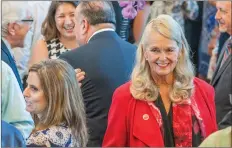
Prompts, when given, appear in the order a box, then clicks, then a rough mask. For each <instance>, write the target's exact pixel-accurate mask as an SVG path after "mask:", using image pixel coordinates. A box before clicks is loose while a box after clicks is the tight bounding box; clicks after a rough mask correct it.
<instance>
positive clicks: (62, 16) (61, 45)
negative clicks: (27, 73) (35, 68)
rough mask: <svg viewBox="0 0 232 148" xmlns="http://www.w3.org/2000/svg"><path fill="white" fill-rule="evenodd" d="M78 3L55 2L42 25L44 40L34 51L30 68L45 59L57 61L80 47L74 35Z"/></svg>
mask: <svg viewBox="0 0 232 148" xmlns="http://www.w3.org/2000/svg"><path fill="white" fill-rule="evenodd" d="M76 5H77V3H76V2H73V1H53V2H52V3H51V5H50V7H49V10H48V14H47V17H46V18H45V20H44V22H43V24H42V35H43V38H42V39H40V40H38V41H37V43H36V45H35V47H34V48H33V50H32V56H31V59H30V61H29V67H30V66H31V65H33V64H35V63H38V62H40V61H42V60H44V59H48V58H49V59H57V58H58V57H59V56H60V54H62V53H64V52H66V51H68V50H71V49H75V48H77V47H78V44H77V42H76V38H75V33H74V27H75V22H74V12H75V8H76Z"/></svg>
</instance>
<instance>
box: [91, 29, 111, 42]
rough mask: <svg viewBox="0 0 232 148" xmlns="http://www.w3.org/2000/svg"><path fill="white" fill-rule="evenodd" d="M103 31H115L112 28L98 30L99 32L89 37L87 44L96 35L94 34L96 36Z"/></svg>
mask: <svg viewBox="0 0 232 148" xmlns="http://www.w3.org/2000/svg"><path fill="white" fill-rule="evenodd" d="M104 31H115V30H114V29H112V28H104V29H100V30H98V31H96V32H94V33H93V34H92V35H91V37H90V38H89V39H88V42H87V43H89V41H90V39H91V38H92V37H93V36H94V35H96V34H98V33H101V32H104Z"/></svg>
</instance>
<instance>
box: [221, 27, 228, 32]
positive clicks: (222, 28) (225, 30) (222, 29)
mask: <svg viewBox="0 0 232 148" xmlns="http://www.w3.org/2000/svg"><path fill="white" fill-rule="evenodd" d="M219 30H220V32H227V29H226V28H225V27H219Z"/></svg>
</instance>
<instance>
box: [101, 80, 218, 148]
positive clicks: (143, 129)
mask: <svg viewBox="0 0 232 148" xmlns="http://www.w3.org/2000/svg"><path fill="white" fill-rule="evenodd" d="M130 84H131V82H128V83H126V84H124V85H122V86H120V87H119V88H117V89H116V91H115V92H114V95H113V100H112V104H111V107H110V111H109V115H108V127H107V130H106V133H105V137H104V140H103V146H141V147H144V146H158V147H159V146H164V143H163V138H162V134H161V131H160V128H159V125H158V123H157V121H156V119H155V117H154V115H153V114H152V112H151V109H150V107H149V105H148V104H147V102H145V101H141V100H136V99H134V98H133V96H132V95H131V93H130V89H129V88H130ZM194 86H195V94H194V95H195V101H196V103H197V105H198V108H199V111H200V114H201V117H202V119H203V123H204V124H205V132H206V136H208V135H210V134H211V133H213V132H214V131H216V130H217V124H216V112H215V104H214V89H213V87H211V86H210V85H209V84H207V83H206V82H204V81H202V80H200V79H198V78H195V79H194ZM144 115H146V117H147V115H148V117H149V119H148V120H147V119H146V118H144V117H145V116H144Z"/></svg>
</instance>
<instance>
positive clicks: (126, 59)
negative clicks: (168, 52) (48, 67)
mask: <svg viewBox="0 0 232 148" xmlns="http://www.w3.org/2000/svg"><path fill="white" fill-rule="evenodd" d="M115 23H116V21H115V13H114V9H113V7H112V4H111V2H107V1H81V2H80V3H79V5H78V6H77V8H76V11H75V32H76V39H77V42H78V44H79V45H80V47H79V48H77V49H74V50H72V51H69V52H67V53H64V54H62V55H61V57H60V58H61V59H64V60H66V61H67V62H68V63H69V64H71V65H72V66H73V67H74V68H75V69H76V68H80V69H81V70H83V71H85V72H86V75H85V77H86V78H85V79H84V80H83V81H82V86H81V87H82V93H83V97H84V102H85V107H86V113H87V124H88V128H89V135H90V139H89V143H88V146H101V144H102V141H103V137H104V134H105V130H106V126H107V116H108V111H109V107H110V105H111V98H112V95H113V92H114V90H115V89H116V88H117V87H119V86H120V85H121V84H123V83H125V82H127V81H128V80H129V78H130V74H131V71H132V67H133V63H134V55H135V51H136V46H134V45H132V44H130V43H128V42H126V41H123V40H122V39H121V38H120V37H119V36H118V35H117V33H116V32H115Z"/></svg>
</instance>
